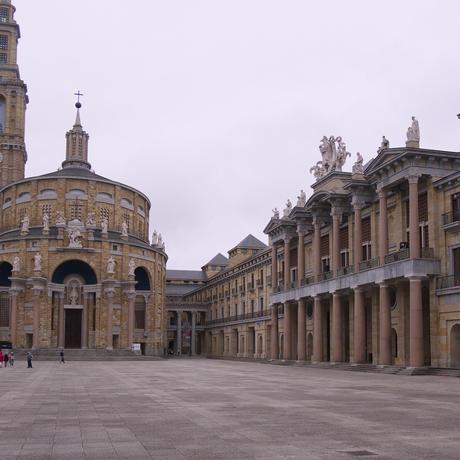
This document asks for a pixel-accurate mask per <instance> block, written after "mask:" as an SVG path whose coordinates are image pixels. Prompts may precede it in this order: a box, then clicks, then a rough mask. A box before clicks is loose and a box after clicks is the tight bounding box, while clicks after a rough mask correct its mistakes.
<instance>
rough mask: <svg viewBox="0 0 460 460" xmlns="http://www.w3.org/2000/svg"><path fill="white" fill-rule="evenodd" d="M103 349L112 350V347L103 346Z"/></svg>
mask: <svg viewBox="0 0 460 460" xmlns="http://www.w3.org/2000/svg"><path fill="white" fill-rule="evenodd" d="M105 349H106V350H108V351H113V347H105Z"/></svg>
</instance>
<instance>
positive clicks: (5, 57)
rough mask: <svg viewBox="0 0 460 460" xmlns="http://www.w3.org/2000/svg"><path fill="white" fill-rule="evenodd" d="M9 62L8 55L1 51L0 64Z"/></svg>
mask: <svg viewBox="0 0 460 460" xmlns="http://www.w3.org/2000/svg"><path fill="white" fill-rule="evenodd" d="M7 62H8V55H7V54H6V53H0V64H6V63H7Z"/></svg>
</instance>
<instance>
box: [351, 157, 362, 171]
mask: <svg viewBox="0 0 460 460" xmlns="http://www.w3.org/2000/svg"><path fill="white" fill-rule="evenodd" d="M352 171H353V174H364V166H363V156H362V155H361V154H360V153H359V152H357V153H356V162H355V164H354V165H353V169H352Z"/></svg>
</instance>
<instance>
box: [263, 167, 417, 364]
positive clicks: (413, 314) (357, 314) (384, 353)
mask: <svg viewBox="0 0 460 460" xmlns="http://www.w3.org/2000/svg"><path fill="white" fill-rule="evenodd" d="M418 182H419V177H418V176H409V177H408V184H409V203H408V206H409V256H410V258H411V259H418V258H420V256H421V251H420V234H419V203H418V201H419V200H418ZM387 195H388V190H387V189H385V188H380V189H379V190H378V197H379V218H378V241H377V248H378V256H379V259H378V262H376V263H377V264H378V265H380V266H383V265H384V264H385V262H386V261H385V256H386V255H387V254H388V212H387ZM352 207H353V213H354V227H353V231H354V240H353V270H354V271H355V272H356V273H357V272H359V271H361V270H362V267H361V262H362V215H361V212H362V209H363V207H364V203H363V201H361V200H360V199H359V198H358V197H353V199H352ZM342 212H343V208H342V207H341V204H340V203H334V202H333V203H332V207H331V220H332V225H331V236H332V253H331V273H330V277H336V276H339V274H338V269H339V268H340V241H339V237H340V233H339V232H340V223H341V215H342ZM312 213H313V219H312V226H311V230H312V231H313V235H312V256H313V257H312V258H313V260H312V275H313V278H314V281H315V282H321V281H323V277H324V275H323V273H322V267H321V223H322V222H321V215H320V214H319V213H317V212H316V213H315V211H314V210H313V212H312ZM305 234H306V232H305V230H304V224H301V223H300V222H298V225H297V236H298V246H297V248H298V250H297V259H298V260H297V268H298V279H297V287H301V286H302V285H303V283H304V277H305V251H304V241H305ZM293 239H294V235H293V234H291V233H289V232H286V233H285V235H284V238H283V240H284V241H283V243H284V274H283V276H284V280H283V286H279V280H278V260H277V255H278V251H277V245H276V244H274V245H273V246H272V286H273V287H278V288H284V290H289V289H291V280H290V276H291V270H290V269H291V266H290V245H291V241H292V240H293ZM364 269H366V268H364ZM407 278H408V279H409V286H410V289H409V293H410V294H409V304H410V305H409V312H410V315H409V318H410V319H409V322H410V326H409V335H410V366H411V367H421V366H423V365H424V346H423V341H424V337H423V310H422V278H420V277H414V276H408V277H407ZM389 282H390V279H387V280H384V281H382V282H380V283H379V285H378V286H379V350H380V352H379V364H382V365H388V364H391V305H390V294H389V284H388V283H389ZM331 294H332V327H331V359H332V361H341V360H342V356H341V351H340V347H339V346H338V344H341V343H342V337H341V334H342V329H341V327H340V317H341V310H342V307H341V302H340V296H341V292H340V291H337V292H332V293H331ZM353 298H354V305H355V308H354V317H353V321H354V328H353V330H354V357H355V361H356V362H358V363H359V362H364V361H365V351H364V341H365V309H364V292H363V286H359V285H357V286H354V287H353ZM305 302H306V299H300V300H299V301H298V310H297V311H298V357H299V359H303V356H304V353H305V351H304V350H305V333H306V329H305V327H304V324H305ZM276 308H277V307H276V305H275V306H272V309H273V310H272V328H271V330H272V338H271V339H272V340H271V344H272V345H271V347H272V350H271V354H272V359H277V357H278V350H277V347H278V340H277V337H278V329H279V327H278V315H277V313H276ZM284 310H285V316H284V329H285V332H284V334H285V336H286V335H287V336H288V337H289V335H290V333H291V331H290V327H291V326H290V324H291V321H290V315H291V314H292V313H291V306H290V304H289V303H285V304H284ZM313 316H314V320H313V322H314V331H313V343H314V346H313V359H314V360H315V361H321V360H322V356H323V350H322V347H323V340H322V329H321V328H322V326H321V325H322V321H323V312H322V307H321V298H320V297H319V296H316V297H314V308H313ZM291 356H292V351H291V341H290V340H286V339H285V341H284V359H290V357H291Z"/></svg>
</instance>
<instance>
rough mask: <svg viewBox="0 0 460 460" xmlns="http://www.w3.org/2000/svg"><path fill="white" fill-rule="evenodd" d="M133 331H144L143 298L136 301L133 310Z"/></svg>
mask: <svg viewBox="0 0 460 460" xmlns="http://www.w3.org/2000/svg"><path fill="white" fill-rule="evenodd" d="M134 327H135V329H145V301H144V299H143V298H139V299H136V304H135V308H134Z"/></svg>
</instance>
